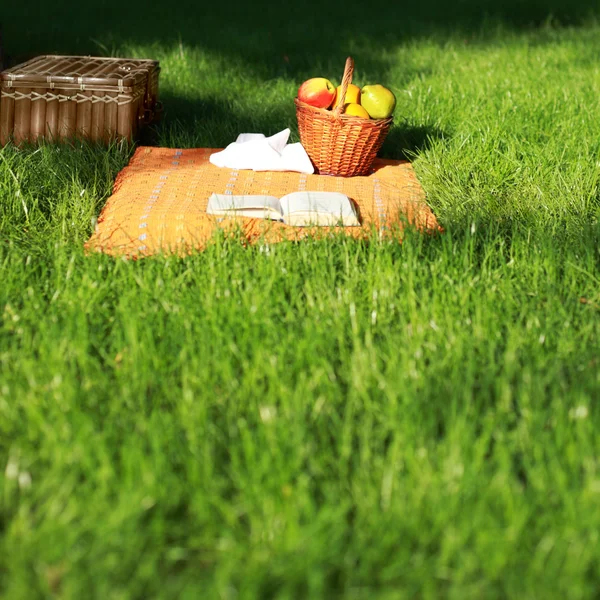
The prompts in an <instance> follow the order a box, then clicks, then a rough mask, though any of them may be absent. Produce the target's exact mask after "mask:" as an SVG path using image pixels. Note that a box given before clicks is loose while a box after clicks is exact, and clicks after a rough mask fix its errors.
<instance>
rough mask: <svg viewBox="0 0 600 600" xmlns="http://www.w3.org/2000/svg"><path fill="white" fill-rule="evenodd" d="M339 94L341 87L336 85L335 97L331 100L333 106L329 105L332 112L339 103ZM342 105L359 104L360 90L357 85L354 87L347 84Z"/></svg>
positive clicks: (351, 84)
mask: <svg viewBox="0 0 600 600" xmlns="http://www.w3.org/2000/svg"><path fill="white" fill-rule="evenodd" d="M341 93H342V86H341V85H338V86H337V87H336V88H335V97H334V98H333V104H332V105H331V108H332V110H333V109H334V108H335V107H336V106H337V105H338V104H339V103H340V95H341ZM344 104H360V88H359V87H358V86H357V85H354V84H353V83H349V84H348V88H347V89H346V98H345V100H344Z"/></svg>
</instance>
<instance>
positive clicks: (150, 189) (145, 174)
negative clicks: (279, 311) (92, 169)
mask: <svg viewBox="0 0 600 600" xmlns="http://www.w3.org/2000/svg"><path fill="white" fill-rule="evenodd" d="M216 151H217V149H214V148H194V149H189V150H178V149H172V148H151V147H140V148H138V149H137V150H136V152H135V154H134V156H133V158H132V159H131V161H130V163H129V165H128V166H127V167H125V169H123V170H122V171H121V172H120V173H119V175H118V176H117V180H116V182H115V185H114V189H113V193H112V195H111V197H110V198H109V199H108V201H107V202H106V205H105V206H104V208H103V210H102V212H101V213H100V215H99V217H98V223H97V226H96V228H95V231H94V233H93V234H92V236H91V237H90V239H89V240H88V241H87V242H86V245H85V246H86V249H87V250H89V251H99V252H106V253H109V254H113V255H127V256H130V257H138V256H148V255H151V254H154V253H157V252H176V253H189V252H191V251H193V250H201V249H203V248H204V247H206V244H208V243H209V242H210V240H211V238H212V237H213V236H214V234H215V231H216V230H217V229H219V228H220V229H226V230H227V229H229V228H234V227H235V229H236V231H238V232H241V234H242V236H243V237H244V238H245V239H246V240H247V241H248V243H254V242H256V241H258V240H263V241H264V242H266V243H272V242H278V241H282V240H285V239H288V240H299V239H302V238H304V237H306V236H309V235H313V236H314V235H323V234H327V233H331V232H332V231H336V230H343V231H344V232H345V233H346V234H347V235H349V236H353V237H368V236H370V235H372V232H373V228H375V229H376V230H377V231H378V232H379V233H380V235H382V236H392V235H393V236H397V235H398V231H400V230H401V229H402V227H403V226H404V225H405V224H411V225H414V226H416V227H417V228H418V229H420V230H423V231H426V232H430V233H432V232H436V231H440V230H441V228H440V226H439V224H438V222H437V220H436V218H435V215H434V214H433V213H432V211H431V209H430V208H429V207H428V206H427V204H426V203H425V194H424V192H423V189H422V188H421V186H420V184H419V182H418V180H417V178H416V176H415V174H414V171H413V169H412V166H411V164H410V163H409V162H408V161H394V160H382V159H376V161H375V163H374V165H373V169H372V173H370V174H369V175H368V176H364V177H347V178H345V177H331V176H327V175H305V174H301V173H293V172H289V171H286V172H272V171H265V172H255V171H249V170H236V169H226V168H219V167H215V166H214V165H212V164H210V162H209V161H208V158H209V156H210V155H211V154H212V153H213V152H216ZM301 190H307V191H334V192H341V193H343V194H346V195H347V196H348V197H349V198H351V199H352V200H353V201H354V202H355V203H356V205H357V206H358V208H359V212H360V221H361V227H318V228H317V227H293V226H290V225H285V224H283V223H280V222H276V221H269V220H266V219H254V218H247V217H242V218H236V219H233V218H225V219H223V218H222V217H215V216H213V215H208V214H206V206H207V203H208V198H209V196H210V195H211V194H212V193H213V192H214V193H218V194H268V195H271V196H277V197H281V196H283V195H285V194H287V193H289V192H294V191H301Z"/></svg>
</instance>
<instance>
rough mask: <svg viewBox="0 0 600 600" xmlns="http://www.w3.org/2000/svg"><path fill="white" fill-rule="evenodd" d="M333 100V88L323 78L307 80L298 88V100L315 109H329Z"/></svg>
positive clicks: (327, 80)
mask: <svg viewBox="0 0 600 600" xmlns="http://www.w3.org/2000/svg"><path fill="white" fill-rule="evenodd" d="M334 98H335V86H334V85H333V83H331V81H329V79H325V77H313V78H312V79H307V80H306V81H305V82H304V83H303V84H302V85H301V86H300V87H299V88H298V100H300V102H304V103H305V104H310V106H314V107H316V108H329V107H330V106H331V103H332V102H333V99H334Z"/></svg>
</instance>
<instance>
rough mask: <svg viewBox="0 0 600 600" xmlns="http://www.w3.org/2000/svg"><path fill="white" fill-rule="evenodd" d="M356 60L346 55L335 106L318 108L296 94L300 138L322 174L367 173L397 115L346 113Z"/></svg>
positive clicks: (347, 174)
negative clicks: (377, 116) (369, 116)
mask: <svg viewBox="0 0 600 600" xmlns="http://www.w3.org/2000/svg"><path fill="white" fill-rule="evenodd" d="M353 72H354V61H353V60H352V58H351V57H348V58H347V59H346V66H345V68H344V77H343V79H342V87H341V90H340V99H341V101H340V103H339V104H338V106H337V107H336V108H334V109H333V110H327V109H324V108H315V107H314V106H310V105H308V104H305V103H304V102H301V101H300V100H298V98H296V99H295V100H294V102H295V104H296V116H297V118H298V131H299V133H300V141H301V143H302V145H303V146H304V149H305V150H306V152H307V154H308V156H309V157H310V159H311V161H312V162H313V164H314V166H315V168H316V169H317V171H318V173H319V174H321V175H338V176H342V177H352V176H354V175H367V174H368V173H369V172H370V169H371V165H372V163H373V161H374V160H375V157H376V156H377V152H379V150H380V148H381V146H382V144H383V141H384V140H385V136H386V135H387V134H388V131H389V129H390V126H391V124H392V121H393V118H392V117H388V118H387V119H363V118H361V117H354V116H351V115H345V114H342V112H341V111H342V108H343V106H344V100H345V99H346V91H347V89H348V85H349V84H350V83H352V74H353Z"/></svg>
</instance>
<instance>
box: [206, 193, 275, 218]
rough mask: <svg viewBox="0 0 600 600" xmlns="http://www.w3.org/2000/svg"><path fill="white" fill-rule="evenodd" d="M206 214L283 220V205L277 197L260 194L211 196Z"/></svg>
mask: <svg viewBox="0 0 600 600" xmlns="http://www.w3.org/2000/svg"><path fill="white" fill-rule="evenodd" d="M206 213H207V214H209V215H227V216H236V215H237V216H240V217H254V218H264V219H274V220H277V221H281V220H283V214H282V210H281V204H280V203H279V199H278V198H276V197H275V196H263V195H260V194H250V195H237V196H236V195H230V194H211V196H210V197H209V199H208V206H207V208H206Z"/></svg>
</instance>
